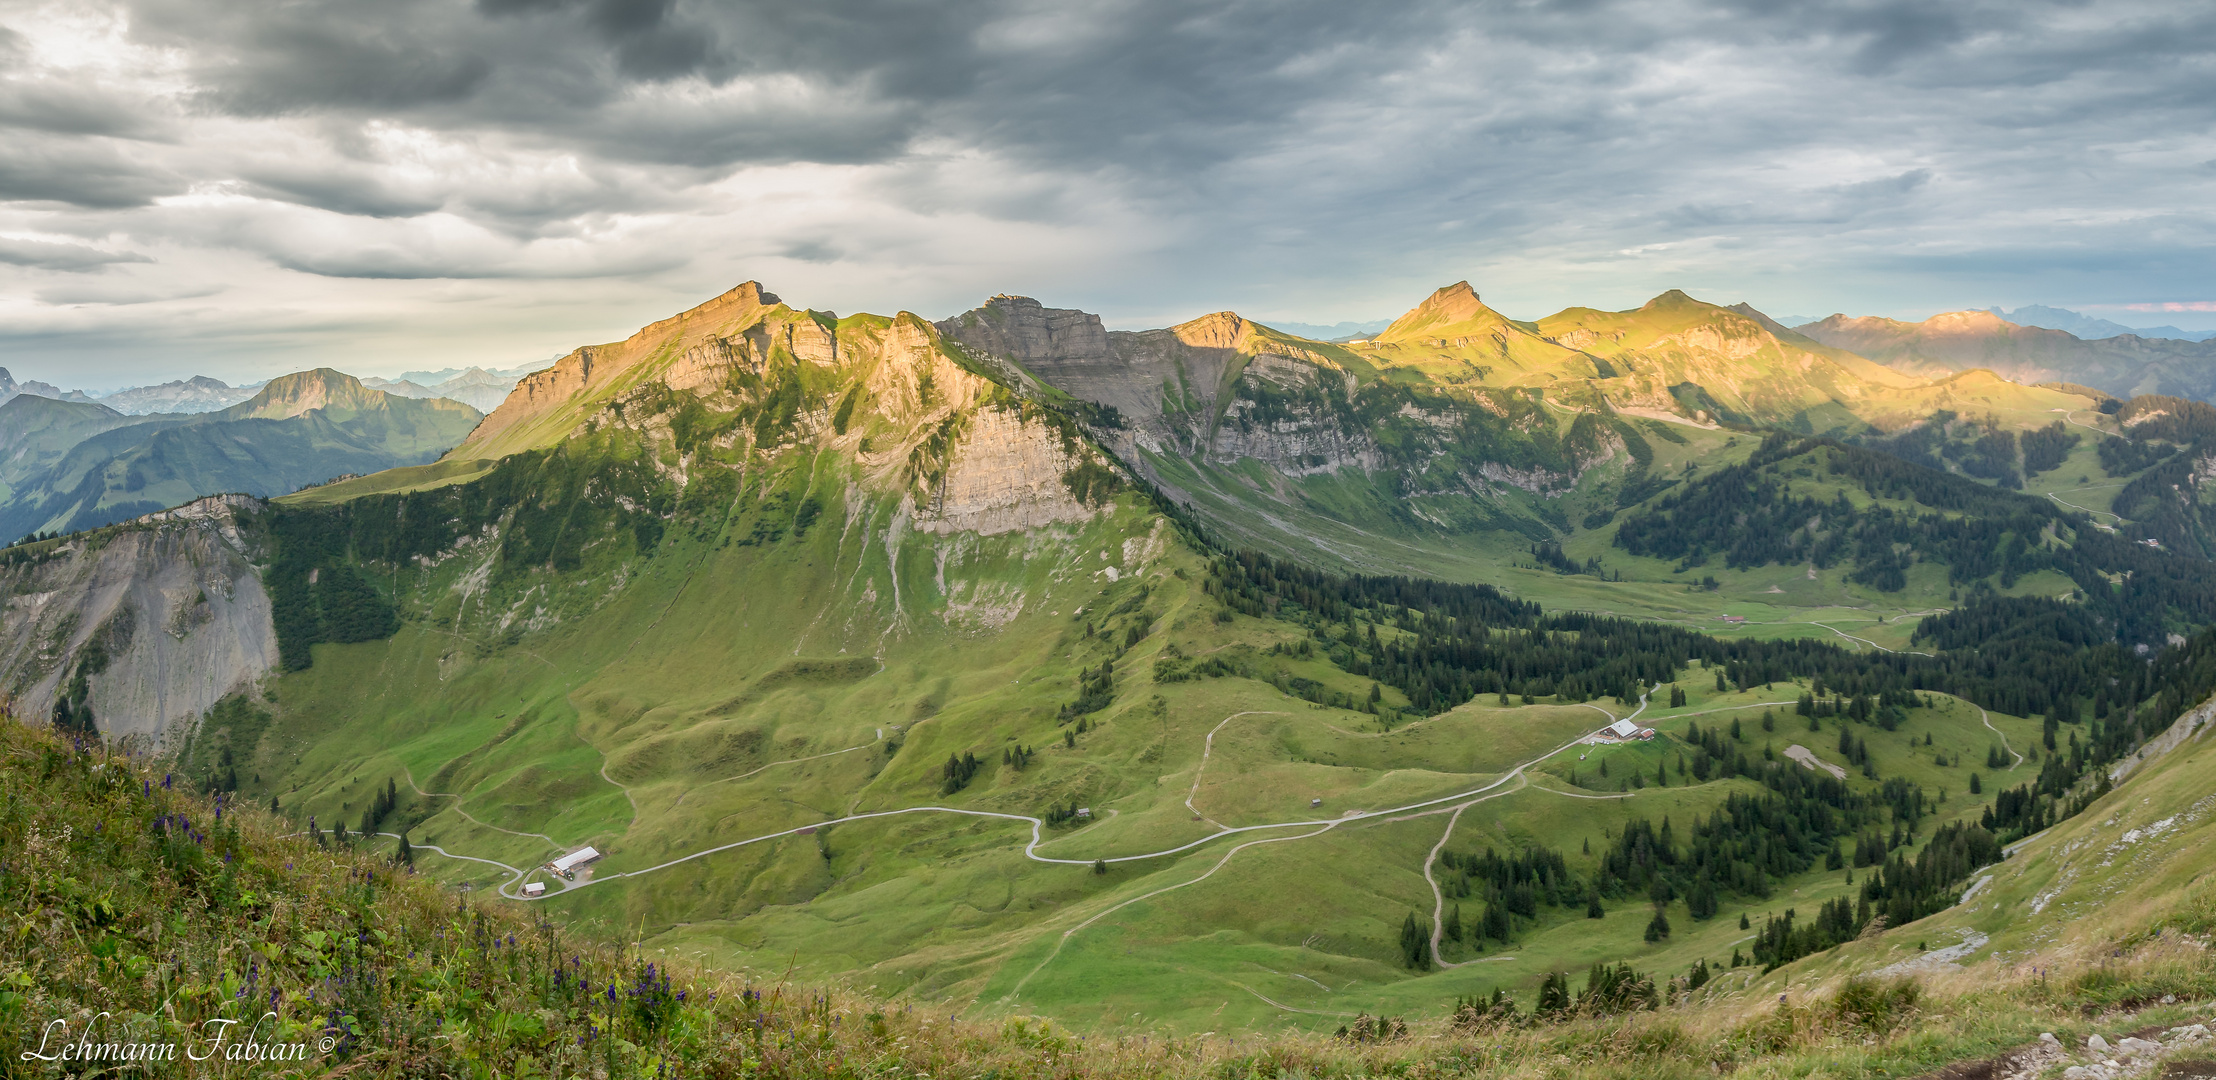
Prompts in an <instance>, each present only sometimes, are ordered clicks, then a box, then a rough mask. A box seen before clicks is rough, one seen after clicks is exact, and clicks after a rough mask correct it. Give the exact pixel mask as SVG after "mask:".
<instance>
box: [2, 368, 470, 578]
mask: <svg viewBox="0 0 2216 1080" xmlns="http://www.w3.org/2000/svg"><path fill="white" fill-rule="evenodd" d="M479 416H480V414H479V413H478V412H477V411H476V410H475V409H472V408H470V407H469V406H467V405H463V404H460V403H458V402H454V401H449V400H446V399H443V398H440V399H434V400H430V401H415V400H411V399H408V398H403V397H400V396H397V395H393V394H388V393H385V392H382V391H378V390H372V389H369V388H368V387H365V386H363V385H362V384H361V383H360V382H359V381H358V380H356V379H354V378H353V377H352V376H350V375H345V374H342V373H340V372H336V371H331V370H329V369H323V368H319V369H317V370H314V371H306V372H300V373H298V374H294V375H286V376H281V377H279V378H276V379H272V380H270V381H269V382H268V383H265V384H264V385H263V386H262V388H261V389H260V390H259V391H258V392H256V393H255V394H254V395H253V396H252V397H251V398H249V399H247V400H246V401H243V402H239V403H237V404H234V405H231V406H229V407H226V408H223V409H218V410H216V411H213V412H206V413H185V414H178V413H168V414H161V413H157V414H153V415H147V416H127V415H125V414H123V413H121V412H118V411H117V410H115V409H113V408H110V407H108V406H106V405H103V404H100V403H98V402H83V401H64V400H57V399H53V398H47V397H41V396H39V395H36V394H18V395H17V396H15V397H13V398H10V399H9V400H8V401H7V402H6V403H5V404H0V535H7V536H23V535H27V534H31V533H40V532H74V531H77V530H81V529H87V528H93V527H97V526H100V525H105V524H108V523H110V522H114V521H120V520H124V519H126V518H131V517H135V516H138V515H141V514H145V513H150V512H152V511H156V510H161V509H164V508H166V507H170V506H175V505H178V504H180V503H184V502H189V501H191V500H193V499H196V498H199V497H201V496H203V495H209V494H214V493H217V492H244V493H247V494H251V495H257V496H269V495H282V494H285V493H287V492H291V491H294V490H297V489H299V488H300V487H302V486H304V485H308V484H316V483H321V482H323V481H325V480H329V479H331V478H332V477H334V476H341V475H346V474H353V473H368V472H376V471H378V470H380V469H387V468H391V467H393V466H397V465H413V464H418V463H421V462H424V461H428V460H430V459H433V458H436V457H437V456H438V455H440V454H442V453H444V452H445V451H446V450H447V449H448V448H449V447H451V446H452V445H453V444H454V443H455V442H457V441H459V440H460V439H461V438H462V436H464V435H466V434H467V433H468V431H469V429H470V428H471V427H473V426H475V424H476V422H477V420H478V419H479Z"/></svg>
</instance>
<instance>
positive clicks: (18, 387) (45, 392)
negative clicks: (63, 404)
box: [0, 368, 92, 401]
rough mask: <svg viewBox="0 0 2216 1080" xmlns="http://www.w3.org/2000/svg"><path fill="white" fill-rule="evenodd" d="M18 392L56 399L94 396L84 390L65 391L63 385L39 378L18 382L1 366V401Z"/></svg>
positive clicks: (81, 399) (82, 398)
mask: <svg viewBox="0 0 2216 1080" xmlns="http://www.w3.org/2000/svg"><path fill="white" fill-rule="evenodd" d="M17 394H35V395H37V396H39V397H42V398H52V399H54V400H56V401H91V400H92V398H91V397H90V396H88V395H86V393H85V392H84V391H82V390H70V391H66V392H65V391H64V390H62V388H61V387H59V386H56V385H54V384H53V383H49V382H40V381H38V380H37V379H32V380H31V381H30V382H27V383H18V382H16V381H15V376H14V375H11V374H9V373H8V369H7V368H0V401H7V400H9V399H11V398H13V397H15V396H16V395H17Z"/></svg>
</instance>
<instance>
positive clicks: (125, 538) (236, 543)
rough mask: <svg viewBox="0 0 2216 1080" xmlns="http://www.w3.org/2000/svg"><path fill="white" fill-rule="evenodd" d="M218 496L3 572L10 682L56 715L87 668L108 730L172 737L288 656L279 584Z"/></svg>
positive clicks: (4, 658)
mask: <svg viewBox="0 0 2216 1080" xmlns="http://www.w3.org/2000/svg"><path fill="white" fill-rule="evenodd" d="M259 504H260V501H259V500H256V499H253V498H251V497H249V496H244V495H218V496H211V497H209V498H205V499H200V500H197V501H195V502H192V503H187V504H185V505H184V506H180V507H177V508H175V509H172V510H165V511H162V512H160V513H157V514H151V515H148V516H147V517H144V518H140V519H138V520H137V521H134V522H131V523H129V524H126V525H123V526H118V527H116V528H113V529H104V530H100V531H98V532H95V533H90V534H86V535H83V536H79V537H73V538H71V539H69V540H66V541H64V542H62V543H61V544H60V545H59V546H57V547H55V548H54V549H53V550H52V551H51V552H50V553H46V554H44V555H41V556H33V558H32V559H31V560H30V561H28V562H25V563H22V564H19V565H16V566H12V567H9V568H7V569H6V570H4V571H0V588H4V589H5V593H6V608H5V611H4V612H0V688H4V691H5V693H6V694H7V695H8V697H9V698H10V699H12V701H13V702H14V704H15V708H16V710H17V712H18V714H19V715H22V716H24V717H27V718H43V717H46V716H48V715H51V714H52V712H53V708H54V702H55V699H56V697H57V696H58V695H60V694H61V693H63V692H64V691H65V690H66V689H67V687H68V684H69V683H70V681H71V680H73V679H74V678H75V677H76V676H77V674H79V673H80V671H81V672H83V673H84V674H85V675H86V682H87V685H88V688H89V694H88V696H87V698H86V703H87V704H89V705H90V706H91V707H92V711H93V715H94V718H95V721H96V722H97V724H98V725H99V727H100V730H101V731H102V732H103V733H105V734H107V735H110V736H127V735H128V736H140V737H145V738H150V739H153V740H155V741H157V742H159V741H165V740H167V739H169V738H170V737H172V736H174V735H175V734H177V733H179V732H180V731H182V730H183V729H185V728H187V727H189V726H190V725H191V724H192V723H193V722H194V721H196V720H197V719H198V718H199V717H200V716H201V715H202V714H204V713H206V712H207V710H208V709H209V708H210V707H212V706H213V705H214V704H215V703H216V702H217V701H218V700H220V699H221V698H222V697H223V696H224V695H226V694H229V693H231V692H232V691H234V690H237V689H239V688H241V687H243V686H246V685H249V684H251V683H252V682H254V681H255V680H256V679H258V678H260V677H261V676H262V674H263V673H265V672H267V671H269V670H270V669H271V668H272V667H273V666H275V664H276V663H277V635H276V631H275V629H274V627H273V626H272V624H271V622H270V606H269V595H268V594H267V593H266V592H264V591H263V589H262V581H261V575H260V574H259V573H258V572H257V571H256V570H255V568H254V566H253V564H252V563H251V562H250V561H249V556H250V554H251V552H250V550H249V549H250V547H251V542H250V541H249V540H248V539H247V538H246V537H245V536H244V535H242V534H241V533H240V531H239V529H238V527H237V526H236V524H235V523H234V518H233V512H234V511H235V510H236V509H238V508H239V507H241V506H249V507H251V506H258V505H259Z"/></svg>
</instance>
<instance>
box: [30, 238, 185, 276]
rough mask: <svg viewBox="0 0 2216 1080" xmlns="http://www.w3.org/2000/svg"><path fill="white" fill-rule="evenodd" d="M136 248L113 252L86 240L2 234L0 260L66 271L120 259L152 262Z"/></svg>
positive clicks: (80, 270) (94, 267)
mask: <svg viewBox="0 0 2216 1080" xmlns="http://www.w3.org/2000/svg"><path fill="white" fill-rule="evenodd" d="M152 261H153V260H152V259H149V258H147V257H146V256H144V255H140V254H137V253H136V252H128V251H125V252H110V251H101V250H98V249H96V248H89V247H86V246H84V245H82V244H56V243H51V242H48V241H42V240H13V239H9V238H7V237H4V236H0V263H9V264H12V265H15V266H30V267H36V268H38V269H41V270H59V271H62V272H64V273H84V272H85V271H88V270H100V269H104V268H106V267H109V266H113V265H115V264H116V263H142V262H152Z"/></svg>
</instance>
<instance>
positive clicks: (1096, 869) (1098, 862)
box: [1093, 859, 1108, 874]
mask: <svg viewBox="0 0 2216 1080" xmlns="http://www.w3.org/2000/svg"><path fill="white" fill-rule="evenodd" d="M1107 872H1108V860H1106V859H1094V860H1093V873H1096V874H1105V873H1107Z"/></svg>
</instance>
